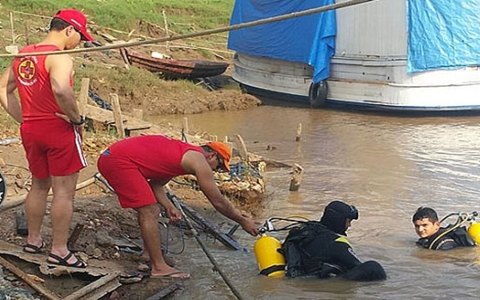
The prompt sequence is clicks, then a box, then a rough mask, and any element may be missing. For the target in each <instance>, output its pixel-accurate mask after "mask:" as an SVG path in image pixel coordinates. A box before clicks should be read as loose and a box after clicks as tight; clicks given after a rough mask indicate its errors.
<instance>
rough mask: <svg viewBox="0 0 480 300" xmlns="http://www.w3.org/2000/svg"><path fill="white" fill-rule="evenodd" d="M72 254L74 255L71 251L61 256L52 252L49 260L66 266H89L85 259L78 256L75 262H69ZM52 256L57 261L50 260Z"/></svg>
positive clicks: (51, 262)
mask: <svg viewBox="0 0 480 300" xmlns="http://www.w3.org/2000/svg"><path fill="white" fill-rule="evenodd" d="M72 256H73V253H72V252H69V253H68V254H67V255H66V256H65V257H60V256H58V255H56V254H53V253H50V254H48V259H47V262H48V263H50V264H53V265H58V266H65V267H73V268H82V269H83V268H86V267H87V264H86V263H85V262H84V261H82V260H80V259H78V258H77V257H76V259H77V260H76V261H75V262H74V263H69V262H68V260H69V259H70V257H72ZM50 258H53V259H55V260H56V261H52V260H50Z"/></svg>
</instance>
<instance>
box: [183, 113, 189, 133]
mask: <svg viewBox="0 0 480 300" xmlns="http://www.w3.org/2000/svg"><path fill="white" fill-rule="evenodd" d="M182 129H183V133H185V134H188V118H187V117H185V118H183V123H182Z"/></svg>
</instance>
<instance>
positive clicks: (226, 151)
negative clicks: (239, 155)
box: [207, 142, 232, 171]
mask: <svg viewBox="0 0 480 300" xmlns="http://www.w3.org/2000/svg"><path fill="white" fill-rule="evenodd" d="M207 146H208V147H210V148H212V150H213V151H215V152H217V153H218V155H220V156H221V157H222V160H223V169H224V170H225V171H230V159H231V158H232V149H231V148H230V147H228V146H227V144H224V143H222V142H209V143H207Z"/></svg>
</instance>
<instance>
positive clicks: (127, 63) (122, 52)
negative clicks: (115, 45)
mask: <svg viewBox="0 0 480 300" xmlns="http://www.w3.org/2000/svg"><path fill="white" fill-rule="evenodd" d="M119 51H120V56H121V57H122V60H123V65H124V66H125V69H127V70H130V61H129V60H128V57H127V53H126V52H125V48H120V49H119Z"/></svg>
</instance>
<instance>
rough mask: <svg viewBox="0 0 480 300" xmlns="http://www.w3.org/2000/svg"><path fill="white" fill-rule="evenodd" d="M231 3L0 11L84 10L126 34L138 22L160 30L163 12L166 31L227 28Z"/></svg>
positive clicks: (60, 0) (204, 0) (118, 3)
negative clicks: (149, 24)
mask: <svg viewBox="0 0 480 300" xmlns="http://www.w3.org/2000/svg"><path fill="white" fill-rule="evenodd" d="M233 1H234V0H193V1H188V0H2V4H1V5H2V6H3V9H2V10H4V11H5V10H7V11H8V10H15V11H21V12H25V13H35V14H42V15H46V16H51V15H53V14H54V13H55V12H56V11H57V10H59V9H61V8H69V7H74V8H76V9H79V10H83V11H84V12H85V13H86V14H87V15H88V16H89V19H90V20H91V21H93V22H95V23H96V24H98V25H100V26H107V27H113V28H116V29H119V30H125V31H129V30H131V29H132V28H134V27H135V26H136V22H137V21H138V20H146V21H148V22H152V23H155V24H158V25H161V26H163V24H164V19H163V15H162V10H165V13H166V16H167V21H168V23H169V27H170V28H171V29H172V30H175V31H182V32H184V31H188V29H189V28H190V27H191V26H189V25H192V24H194V27H199V28H201V29H210V28H216V27H219V26H225V25H228V22H229V19H230V14H231V11H232V8H233Z"/></svg>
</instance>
